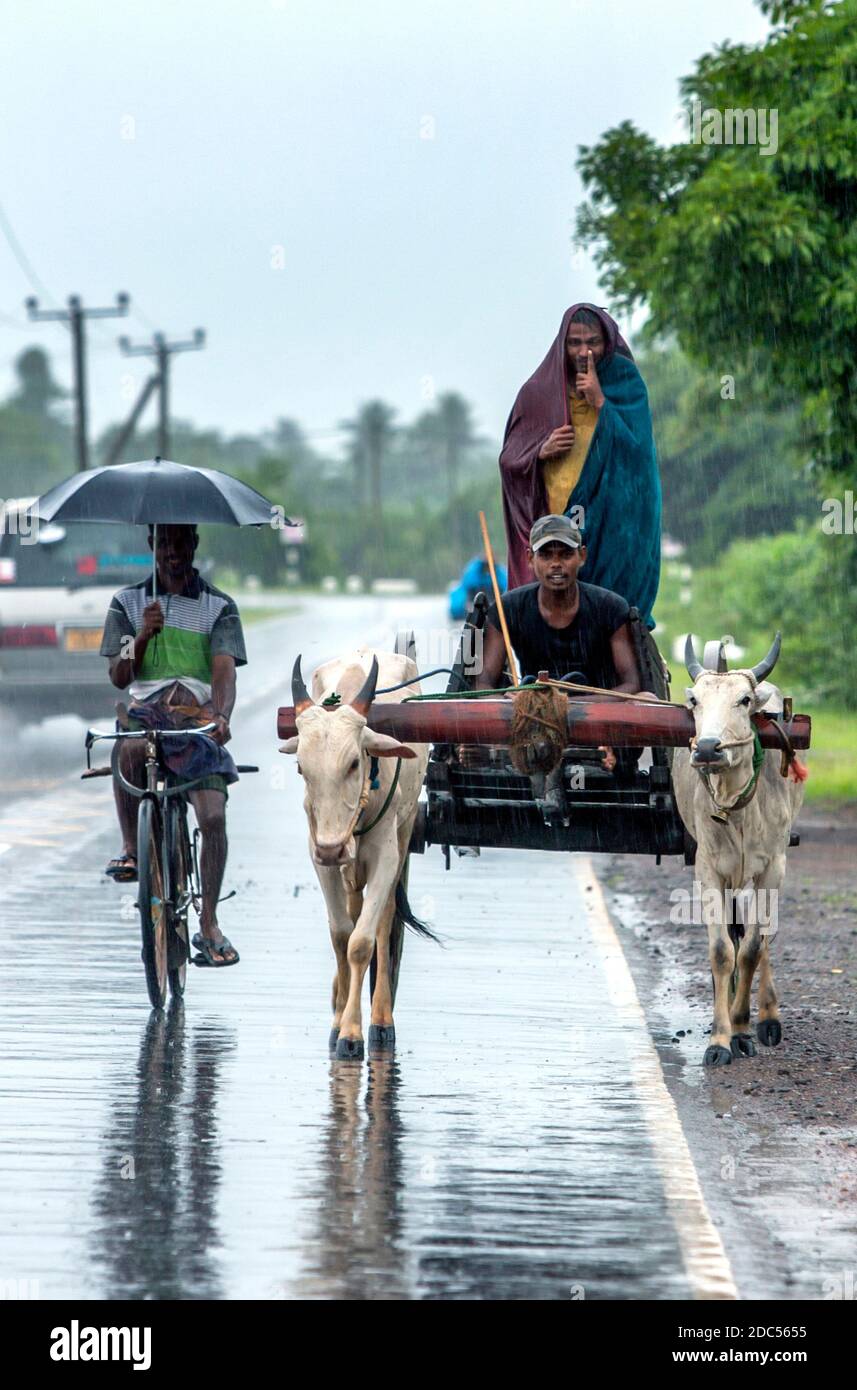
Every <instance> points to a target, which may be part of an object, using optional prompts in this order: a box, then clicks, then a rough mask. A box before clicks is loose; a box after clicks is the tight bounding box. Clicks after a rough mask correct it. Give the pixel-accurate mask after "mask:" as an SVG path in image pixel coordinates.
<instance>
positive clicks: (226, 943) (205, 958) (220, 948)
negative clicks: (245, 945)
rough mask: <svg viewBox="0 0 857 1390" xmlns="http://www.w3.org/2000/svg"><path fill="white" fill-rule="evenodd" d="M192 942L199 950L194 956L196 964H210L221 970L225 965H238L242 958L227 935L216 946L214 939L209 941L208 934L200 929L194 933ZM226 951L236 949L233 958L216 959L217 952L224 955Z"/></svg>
mask: <svg viewBox="0 0 857 1390" xmlns="http://www.w3.org/2000/svg"><path fill="white" fill-rule="evenodd" d="M191 944H192V945H193V946H195V947H196V949H197V950H198V951H199V955H198V956H194V957H193V964H194V965H210V966H213V967H214V969H215V970H220V969H221V968H222V967H223V966H225V965H237V964H238V962H239V960H240V959H241V957H240V956H239V954H238V952H237V951H235V947H234V946H233V945H232V942H231V941H230V940H229V938H228V937H227V936H224V938H223V940H222V941H219V942H218V943H217V945H216V946H215V944H214V942H213V941H209V939H208V937H207V936H203V934H202V932H199V931H198V932H195V933H194V936H193V938H192V942H191ZM224 951H235V955H234V956H233V958H232V960H214V955H215V953H216V954H217V955H222V954H223V952H224Z"/></svg>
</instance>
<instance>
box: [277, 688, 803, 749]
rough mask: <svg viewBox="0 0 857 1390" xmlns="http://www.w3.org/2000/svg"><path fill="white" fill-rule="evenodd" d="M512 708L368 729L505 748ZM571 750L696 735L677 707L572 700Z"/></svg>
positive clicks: (418, 709)
mask: <svg viewBox="0 0 857 1390" xmlns="http://www.w3.org/2000/svg"><path fill="white" fill-rule="evenodd" d="M512 712H513V702H512V698H509V699H502V698H501V699H489V700H454V699H453V700H446V699H444V700H402V701H390V702H389V703H384V702H378V703H376V704H373V706H372V708H371V710H370V712H369V727H370V729H375V730H377V732H378V733H382V734H390V735H391V736H392V737H393V738H397V739H399V740H400V741H401V742H402V743H508V742H509V732H510V728H511V723H512ZM567 718H568V741H569V743H570V744H583V745H588V744H591V745H592V746H593V747H595V748H597V747H598V746H599V745H600V744H609V745H610V746H611V747H613V748H629V747H630V748H682V747H686V746H687V744H688V743H689V742H690V740H691V738H692V737H693V735H694V733H695V725H694V721H693V716H692V715H691V713H690V711H689V710H686V709H682V708H680V707H679V706H677V705H655V704H644V703H640V704H639V705H635V704H632V703H630V702H627V701H624V700H622V701H619V700H599V699H597V698H592V699H577V700H571V699H570V700H569V702H568V716H567ZM778 722H779V723H780V728H781V729H782V730H783V731H784V732H785V734H786V735H787V736H788V738H789V740H790V741H791V744H792V747H793V748H795V749H801V748H808V747H809V741H810V732H811V720H810V717H809V715H808V714H796V715H794V716H793V718H791V719H787V720H783V721H778ZM753 723H754V724H755V726H756V728H757V729H758V731H759V737H760V739H761V742H762V747H763V748H776V749H782V740H781V739H780V738H779V736H778V734H777V730H776V729H775V728H774V727H773V723H774V721H773V720H771V719H769V718H768V717H767V715H764V714H756V715H754V716H753ZM296 733H297V727H296V725H295V712H294V708H293V707H292V706H291V705H282V706H281V707H280V709H279V710H278V712H277V734H278V735H279V737H280V738H290V737H291V735H292V734H296Z"/></svg>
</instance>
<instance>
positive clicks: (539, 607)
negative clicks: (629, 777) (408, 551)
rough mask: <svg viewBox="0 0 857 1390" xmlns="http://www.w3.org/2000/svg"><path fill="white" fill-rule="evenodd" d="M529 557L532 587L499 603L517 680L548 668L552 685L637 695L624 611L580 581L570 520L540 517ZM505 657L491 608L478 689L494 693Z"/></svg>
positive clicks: (610, 761)
mask: <svg viewBox="0 0 857 1390" xmlns="http://www.w3.org/2000/svg"><path fill="white" fill-rule="evenodd" d="M527 559H528V560H529V563H530V567H531V569H532V571H533V573H534V575H535V576H536V582H535V583H534V584H523V585H522V586H521V587H520V588H518V589H510V590H509V592H508V593H507V594H506V595H505V596H504V598H503V611H504V613H505V615H506V625H507V627H508V629H509V638H510V640H511V643H512V648H513V650H514V652H515V655H516V656H517V658H518V664H519V666H520V668H521V679H522V680H527V679H528V678H529V679H531V680H535V679H536V678H537V676H538V673H539V671H547V673H548V675H549V676H552V677H553V678H554V679H555V680H567V681H573V682H574V683H575V684H577V685H595V686H599V687H600V688H601V689H608V690H622V691H626V692H627V693H628V694H629V695H636V694H638V693H639V692H640V691H641V689H642V687H641V685H640V675H639V671H638V668H637V661H636V657H635V653H634V646H633V641H632V638H631V630H630V627H629V626H628V616H629V613H630V609H629V606H628V604H627V602H626V600H625V599H623V598H621V597H620V595H619V594H614V593H613V592H612V590H611V589H601V588H599V587H598V585H596V584H586V583H584V582H583V581H582V580H580V579H578V577H577V576H578V573H579V571H580V570H581V568H582V567H583V565H584V564H585V563H586V546H585V544H584V541H583V536H582V534H581V532H580V531H579V529H578V528H577V527H576V526H575V525H574V524H573V523H572V521H571V520H570V518H569V517H567V516H542V517H539V519H538V521H535V522H534V523H533V526H532V528H531V530H530V544H529V547H528V550H527ZM505 660H506V648H505V645H504V643H503V636H502V632H501V630H500V619H499V616H498V613H497V605H496V604H495V603H494V604H492V605H491V607H490V608H489V609H488V612H487V614H486V619H485V628H484V637H483V649H482V672H481V674H480V675H479V676H478V677H477V680H476V688H477V689H480V690H491V689H494V688H495V687H496V686H497V683H498V681H499V680H500V677H501V674H502V671H503V666H504V663H505ZM615 761H616V759H615V754H613V753H612V751H611V750H608V751H607V754H606V756H605V760H604V765H605V767H608V768H612V767H613V766H615Z"/></svg>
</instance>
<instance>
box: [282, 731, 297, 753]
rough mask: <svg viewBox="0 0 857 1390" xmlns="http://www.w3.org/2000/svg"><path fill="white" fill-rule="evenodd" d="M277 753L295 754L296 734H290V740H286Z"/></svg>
mask: <svg viewBox="0 0 857 1390" xmlns="http://www.w3.org/2000/svg"><path fill="white" fill-rule="evenodd" d="M277 751H278V752H279V753H297V751H298V736H297V734H292V736H291V738H287V739H286V741H285V743H281V744H280V746H279V748H278V750H277Z"/></svg>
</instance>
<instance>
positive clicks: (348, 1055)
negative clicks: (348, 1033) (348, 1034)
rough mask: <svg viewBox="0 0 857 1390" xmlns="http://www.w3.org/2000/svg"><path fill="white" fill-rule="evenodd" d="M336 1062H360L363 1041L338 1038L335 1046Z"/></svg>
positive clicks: (361, 1059)
mask: <svg viewBox="0 0 857 1390" xmlns="http://www.w3.org/2000/svg"><path fill="white" fill-rule="evenodd" d="M336 1060H337V1062H362V1061H363V1039H362V1038H340V1039H339V1040H338V1042H337V1044H336Z"/></svg>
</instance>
